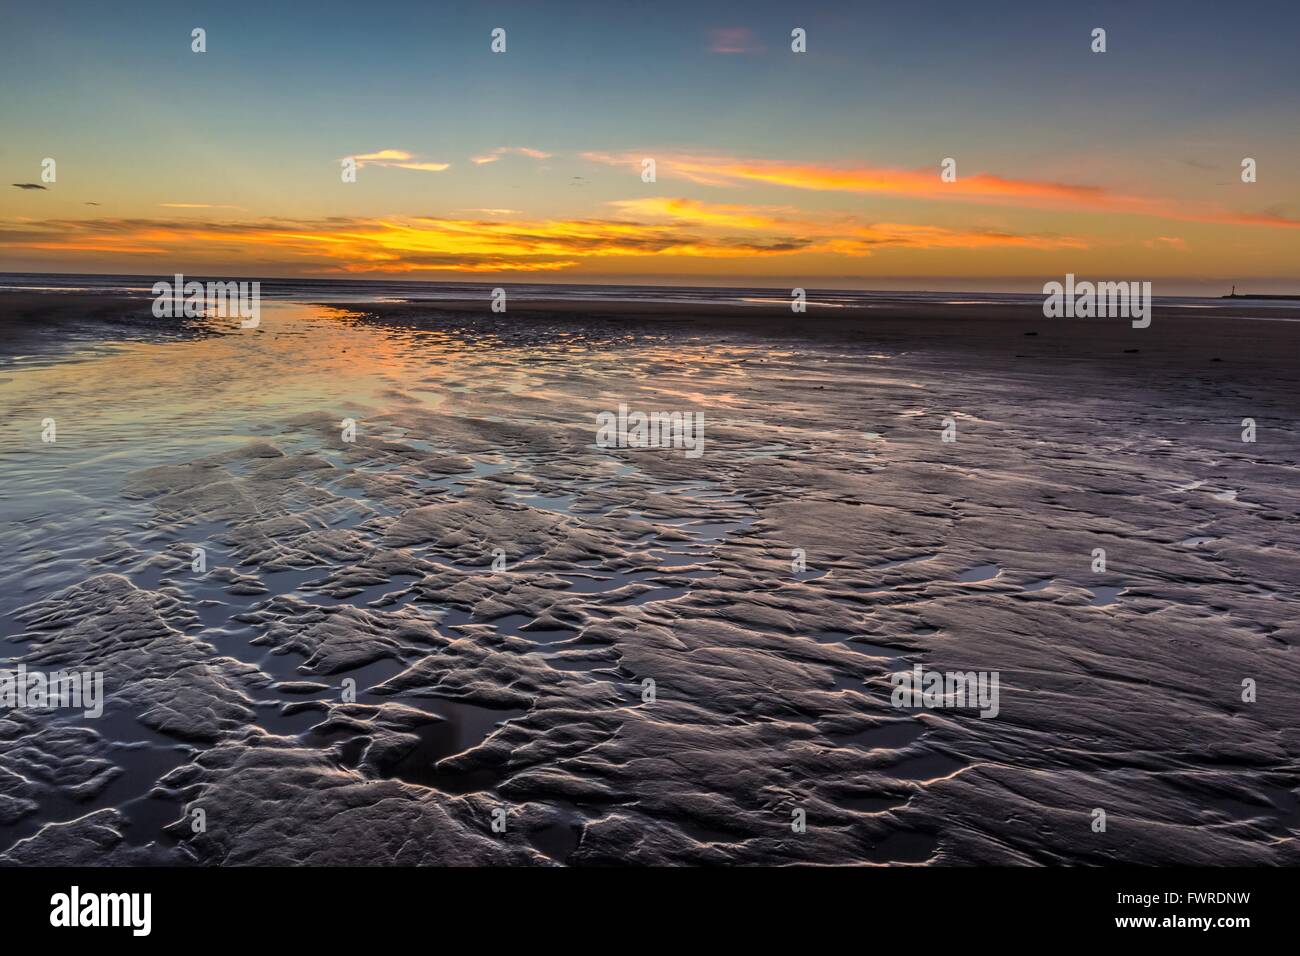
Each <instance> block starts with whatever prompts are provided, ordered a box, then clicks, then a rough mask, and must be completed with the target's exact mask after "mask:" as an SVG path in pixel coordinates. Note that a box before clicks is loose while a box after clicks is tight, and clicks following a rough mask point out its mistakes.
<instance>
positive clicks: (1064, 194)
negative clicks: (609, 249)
mask: <svg viewBox="0 0 1300 956" xmlns="http://www.w3.org/2000/svg"><path fill="white" fill-rule="evenodd" d="M581 155H582V157H583V158H584V159H587V160H590V161H593V162H598V163H604V164H608V165H613V166H626V167H628V168H629V169H634V170H636V171H637V172H638V173H639V172H640V170H641V162H642V158H643V157H645V156H653V157H654V159H655V163H656V168H657V173H658V175H659V176H660V177H664V178H669V179H672V178H676V179H682V180H686V181H688V182H693V183H697V184H700V185H705V186H718V187H738V186H745V185H769V186H781V187H786V188H789V189H798V190H813V191H819V192H846V193H882V194H888V195H894V196H906V197H913V198H919V199H929V200H955V201H959V202H976V203H987V204H994V205H1005V206H1019V207H1029V208H1040V209H1062V210H1073V211H1085V212H1118V213H1127V214H1133V215H1145V216H1156V217H1160V218H1165V219H1177V220H1184V221H1192V222H1215V223H1222V224H1225V225H1253V226H1277V227H1284V228H1296V227H1300V219H1296V218H1292V217H1288V216H1285V215H1283V214H1280V213H1273V212H1265V213H1250V212H1238V211H1234V210H1230V209H1225V208H1223V207H1221V206H1218V205H1215V204H1209V203H1188V202H1178V201H1175V200H1170V199H1164V198H1158V197H1145V196H1132V195H1125V194H1122V193H1116V192H1112V191H1110V190H1107V189H1104V188H1102V187H1100V186H1084V185H1076V184H1072V183H1059V182H1051V181H1044V180H1033V179H1014V178H1009V177H1004V176H995V175H992V174H989V173H975V174H973V175H961V176H959V177H958V179H957V180H956V181H955V182H950V183H946V182H942V181H941V180H940V178H939V170H938V167H937V166H936V167H935V168H934V169H924V170H916V169H910V170H909V169H890V168H887V167H874V166H843V165H831V164H818V163H791V162H783V161H781V160H770V159H747V158H742V157H732V156H697V155H691V154H684V153H674V152H670V151H666V152H659V151H655V150H646V151H642V152H637V153H600V152H588V153H583V154H581Z"/></svg>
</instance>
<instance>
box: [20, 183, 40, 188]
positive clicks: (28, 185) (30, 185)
mask: <svg viewBox="0 0 1300 956" xmlns="http://www.w3.org/2000/svg"><path fill="white" fill-rule="evenodd" d="M13 185H14V186H15V187H16V188H18V189H44V188H45V187H44V186H42V185H41V184H40V183H14V184H13Z"/></svg>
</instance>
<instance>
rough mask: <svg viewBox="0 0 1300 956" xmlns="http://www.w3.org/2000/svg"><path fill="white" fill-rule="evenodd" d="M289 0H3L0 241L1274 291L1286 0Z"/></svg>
mask: <svg viewBox="0 0 1300 956" xmlns="http://www.w3.org/2000/svg"><path fill="white" fill-rule="evenodd" d="M306 7H307V5H304V4H296V3H293V4H291V3H287V2H286V3H277V2H272V0H263V2H260V3H242V2H235V0H232V2H224V3H219V4H189V3H183V2H170V3H150V2H135V3H131V4H126V5H122V4H104V3H102V2H93V3H60V2H49V3H42V4H22V5H20V4H18V3H16V2H13V0H3V2H0V88H3V89H4V90H5V95H4V96H3V97H0V271H23V272H28V271H39V272H99V273H128V274H139V275H153V274H157V275H170V274H172V273H175V272H190V273H193V274H202V275H216V276H267V277H269V276H321V277H331V276H333V277H351V278H361V277H384V276H400V277H402V278H404V279H430V280H439V279H441V280H457V281H467V280H483V281H503V280H504V281H511V280H513V281H526V282H542V281H556V282H649V283H684V284H698V283H714V284H752V285H769V286H774V287H777V286H792V287H793V286H805V287H812V288H816V287H861V288H888V287H895V288H896V287H907V288H962V287H965V288H972V289H975V288H1005V289H1008V290H1012V289H1022V288H1036V287H1041V285H1042V283H1043V282H1044V281H1045V280H1047V279H1051V278H1054V277H1055V278H1059V277H1060V276H1063V275H1064V274H1065V273H1067V272H1072V273H1074V274H1076V275H1079V276H1081V277H1088V278H1096V279H1109V280H1118V279H1143V280H1153V281H1155V282H1156V291H1157V292H1158V293H1160V292H1163V293H1166V294H1177V293H1178V292H1180V291H1214V292H1215V293H1216V294H1217V292H1218V291H1226V288H1223V289H1220V288H1219V287H1220V286H1222V285H1224V284H1225V283H1229V282H1235V283H1237V285H1238V286H1239V287H1242V288H1240V289H1239V291H1242V290H1245V291H1284V290H1285V291H1300V188H1297V175H1300V122H1297V121H1298V120H1300V57H1297V56H1296V54H1295V47H1296V41H1297V37H1300V4H1295V3H1293V2H1290V0H1273V2H1267V3H1266V2H1259V0H1242V2H1234V3H1232V4H1224V3H1221V2H1200V0H1183V2H1178V3H1174V2H1163V0H1155V2H1144V3H1142V4H1134V3H1131V2H1125V3H1086V2H1084V3H1070V4H1044V3H1041V2H997V0H989V2H982V3H978V4H972V3H969V2H942V0H941V2H934V3H924V4H921V3H915V2H911V3H869V2H841V3H817V2H811V3H803V2H800V3H796V2H787V3H775V2H763V0H757V2H755V0H750V2H745V3H709V2H692V3H677V2H665V0H656V2H653V3H609V2H601V3H570V2H563V0H549V2H546V3H538V2H528V3H494V2H464V3H438V2H420V3H396V2H382V0H376V2H373V3H365V4H362V3H355V2H354V3H334V2H320V3H314V4H312V5H310V7H311V8H310V9H307V8H306ZM1046 7H1052V8H1056V9H1044V8H1046ZM195 28H202V29H203V30H204V31H205V33H206V36H205V39H206V52H202V53H198V52H194V51H193V49H192V45H193V40H192V31H193V30H194V29H195ZM497 28H500V29H503V30H504V31H505V51H504V52H501V53H496V52H493V50H492V49H491V44H492V31H493V30H494V29H497ZM796 28H799V29H802V30H803V31H805V34H806V47H807V49H806V52H802V53H796V52H794V51H793V50H792V49H791V43H792V38H791V31H792V30H794V29H796ZM1096 28H1102V29H1104V30H1105V31H1106V35H1105V40H1106V51H1105V52H1104V53H1096V52H1093V50H1092V46H1093V43H1094V40H1093V31H1094V29H1096ZM47 158H49V159H53V160H54V161H55V167H54V179H53V181H48V180H47V179H45V178H43V175H45V173H44V169H45V167H44V166H43V161H44V160H45V159H47ZM1246 158H1251V159H1254V160H1255V165H1256V181H1254V182H1243V181H1242V161H1243V159H1246ZM349 159H351V160H354V161H355V163H356V176H355V182H345V181H344V178H345V177H344V162H345V160H349ZM646 159H653V160H654V172H655V176H654V181H652V182H647V181H645V178H644V177H643V169H644V165H643V163H644V161H645V160H646ZM946 159H952V160H954V161H955V178H953V179H951V181H945V179H944V178H943V177H942V175H941V173H942V170H943V163H944V160H946ZM38 187H43V188H38Z"/></svg>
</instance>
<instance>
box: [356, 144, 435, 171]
mask: <svg viewBox="0 0 1300 956" xmlns="http://www.w3.org/2000/svg"><path fill="white" fill-rule="evenodd" d="M344 158H345V159H353V160H355V161H356V164H357V169H363V168H365V167H366V166H389V167H392V168H394V169H415V170H419V171H420V172H424V173H440V172H442V171H443V170H444V169H449V168H450V167H451V163H426V162H420V161H418V160H416V158H415V155H414V154H412V153H408V152H407V151H406V150H404V149H381V150H379V151H378V152H374V153H360V154H357V155H354V156H350V157H344Z"/></svg>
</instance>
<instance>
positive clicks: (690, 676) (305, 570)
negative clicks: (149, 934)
mask: <svg viewBox="0 0 1300 956" xmlns="http://www.w3.org/2000/svg"><path fill="white" fill-rule="evenodd" d="M810 298H811V302H810V305H809V309H808V312H806V313H793V312H791V310H790V308H789V305H788V304H782V303H779V302H772V303H767V304H762V303H758V304H755V303H748V304H734V303H733V304H718V303H706V304H695V305H692V304H690V303H683V302H660V303H654V302H646V301H636V302H621V303H620V302H616V301H608V300H593V301H582V302H578V301H573V300H572V299H565V298H563V297H557V298H555V299H546V298H541V297H536V296H534V297H532V298H529V299H527V300H525V301H512V302H510V303H509V304H508V306H507V309H506V311H505V312H504V313H495V312H493V311H491V308H490V304H489V301H488V298H487V297H486V295H485V296H483V297H474V298H465V299H444V300H440V301H437V302H409V301H408V302H400V301H398V302H388V301H383V302H381V301H350V302H346V303H340V302H328V303H327V302H318V301H309V300H306V299H302V300H292V301H291V300H277V301H272V302H270V303H266V304H263V306H262V316H261V321H260V324H259V326H258V327H256V328H242V329H241V328H240V327H239V323H238V322H232V321H229V320H223V319H211V320H195V321H191V322H178V321H171V320H169V321H162V320H159V319H155V318H154V317H153V316H152V314H151V313H150V302H149V300H148V299H147V298H141V297H139V296H136V297H124V296H122V295H120V294H117V293H109V292H47V293H35V292H21V291H13V292H3V293H0V402H3V405H4V407H5V408H6V410H7V413H6V416H5V417H6V427H5V429H4V430H3V433H2V436H3V437H2V438H0V442H2V444H0V478H2V480H0V485H2V486H3V488H4V496H3V502H0V505H2V507H3V510H4V514H5V522H4V523H3V528H4V530H3V532H0V533H2V534H3V553H4V554H5V559H4V561H3V562H2V563H0V594H3V598H0V627H3V628H4V637H5V638H7V639H6V640H5V641H4V643H3V645H2V646H0V657H3V658H4V659H5V661H4V663H3V665H0V666H3V667H6V668H14V667H17V666H19V665H20V664H21V665H23V666H24V667H25V668H26V669H28V670H40V671H55V670H58V669H77V670H85V671H94V672H99V673H102V675H103V682H104V689H105V708H104V714H103V715H102V716H99V717H86V716H84V715H83V714H82V713H81V712H79V711H73V710H70V709H67V708H65V709H61V710H60V709H55V710H49V709H45V710H40V709H29V708H17V709H13V710H11V711H9V712H8V713H7V714H6V715H5V716H4V717H3V718H0V741H3V747H0V863H5V864H36V865H49V864H51V863H56V864H57V863H67V864H95V865H130V864H140V863H151V864H162V865H213V864H246V865H269V864H313V865H321V864H353V865H376V866H381V865H401V864H441V865H462V864H501V865H553V864H567V865H608V864H626V863H634V864H692V865H712V864H791V863H808V864H824V865H844V864H892V865H925V864H929V865H936V866H943V865H972V864H1010V865H1044V864H1062V863H1065V864H1110V863H1137V864H1193V865H1249V864H1267V865H1284V864H1295V863H1297V862H1300V853H1298V851H1297V849H1296V839H1295V835H1296V833H1297V830H1298V829H1300V797H1297V794H1296V790H1295V785H1296V768H1297V761H1298V759H1300V732H1298V731H1297V727H1300V695H1297V694H1296V693H1295V688H1296V687H1297V686H1298V685H1300V660H1298V659H1297V652H1296V644H1297V642H1300V629H1298V628H1297V625H1296V623H1295V622H1296V620H1297V617H1298V614H1297V612H1298V611H1300V588H1297V583H1298V582H1300V557H1297V554H1298V553H1300V548H1298V546H1300V517H1298V516H1297V507H1296V500H1297V499H1296V495H1295V479H1296V469H1297V463H1298V462H1300V429H1298V427H1297V425H1296V422H1297V405H1298V404H1300V390H1298V389H1297V387H1296V386H1297V377H1298V376H1297V368H1298V365H1300V363H1298V362H1297V359H1300V304H1297V306H1296V307H1295V308H1291V307H1290V306H1289V305H1287V304H1285V303H1282V304H1271V305H1269V306H1267V307H1265V306H1262V305H1261V304H1260V303H1256V302H1249V301H1243V302H1238V301H1229V300H1224V301H1222V302H1220V303H1217V304H1216V303H1214V302H1207V301H1205V300H1197V301H1196V302H1187V303H1183V304H1181V305H1180V304H1178V303H1177V302H1168V303H1158V304H1157V306H1156V308H1155V312H1154V317H1153V321H1152V322H1151V325H1150V327H1149V328H1145V329H1138V328H1133V327H1132V326H1131V325H1130V324H1129V322H1128V321H1127V320H1124V319H1047V318H1044V316H1043V313H1042V309H1041V304H1039V305H1037V306H1036V305H1034V304H1033V303H1026V302H1008V303H1004V304H999V303H997V302H987V301H986V302H974V303H963V302H962V301H960V299H961V297H957V296H954V297H952V300H953V301H948V302H942V303H938V302H926V303H922V304H918V303H917V302H915V301H910V300H908V299H907V298H906V297H898V298H897V299H892V300H891V299H889V298H888V297H881V298H880V299H879V300H877V301H872V302H869V303H865V304H860V305H849V306H843V305H840V304H836V305H830V304H825V303H818V302H817V301H816V297H815V296H812V297H810ZM621 406H625V407H626V408H627V409H630V410H634V411H636V410H639V411H643V412H645V413H647V414H649V413H653V412H662V413H664V414H671V413H674V412H679V413H683V414H691V415H697V416H699V418H698V421H699V422H701V423H702V426H701V427H702V434H701V437H702V444H701V445H700V453H699V454H698V455H696V454H693V453H692V454H688V453H687V450H686V449H684V448H676V447H635V445H624V446H621V447H620V446H617V445H616V446H614V447H610V446H609V445H608V443H605V444H603V445H602V444H598V441H597V423H598V416H600V415H601V414H602V413H615V412H617V411H618V410H619V409H620V407H621ZM49 420H52V421H53V422H54V423H55V428H56V432H55V438H54V440H45V439H44V435H45V433H47V432H48V431H49V427H48V425H46V424H45V423H46V422H47V421H49ZM1246 420H1249V422H1250V424H1249V426H1248V425H1247V421H1246ZM1246 435H1249V439H1250V440H1243V437H1244V436H1246ZM1099 549H1100V551H1101V552H1103V553H1102V555H1101V565H1102V567H1101V569H1099V566H1098V560H1099V559H1098V550H1099ZM918 666H919V667H920V668H922V669H923V670H933V671H937V672H943V673H954V672H955V673H962V674H966V673H974V674H990V675H992V674H996V675H997V688H998V695H999V700H998V706H997V708H996V714H995V715H993V716H981V714H980V711H979V709H978V708H974V707H969V706H966V707H958V706H948V705H947V704H946V703H944V702H942V701H939V702H937V703H936V702H930V703H921V704H920V705H914V706H905V707H899V706H897V705H896V699H895V695H894V693H893V691H894V690H895V688H896V686H897V679H896V678H891V675H898V674H902V673H915V672H916V671H915V669H916V668H917V667H918ZM1247 697H1249V699H1246V698H1247ZM986 710H987V708H986ZM1098 810H1101V811H1103V814H1102V817H1101V818H1100V819H1102V820H1104V825H1103V826H1102V827H1101V828H1100V829H1099V828H1098V826H1097V822H1098V820H1099V817H1098V815H1097V811H1098Z"/></svg>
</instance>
